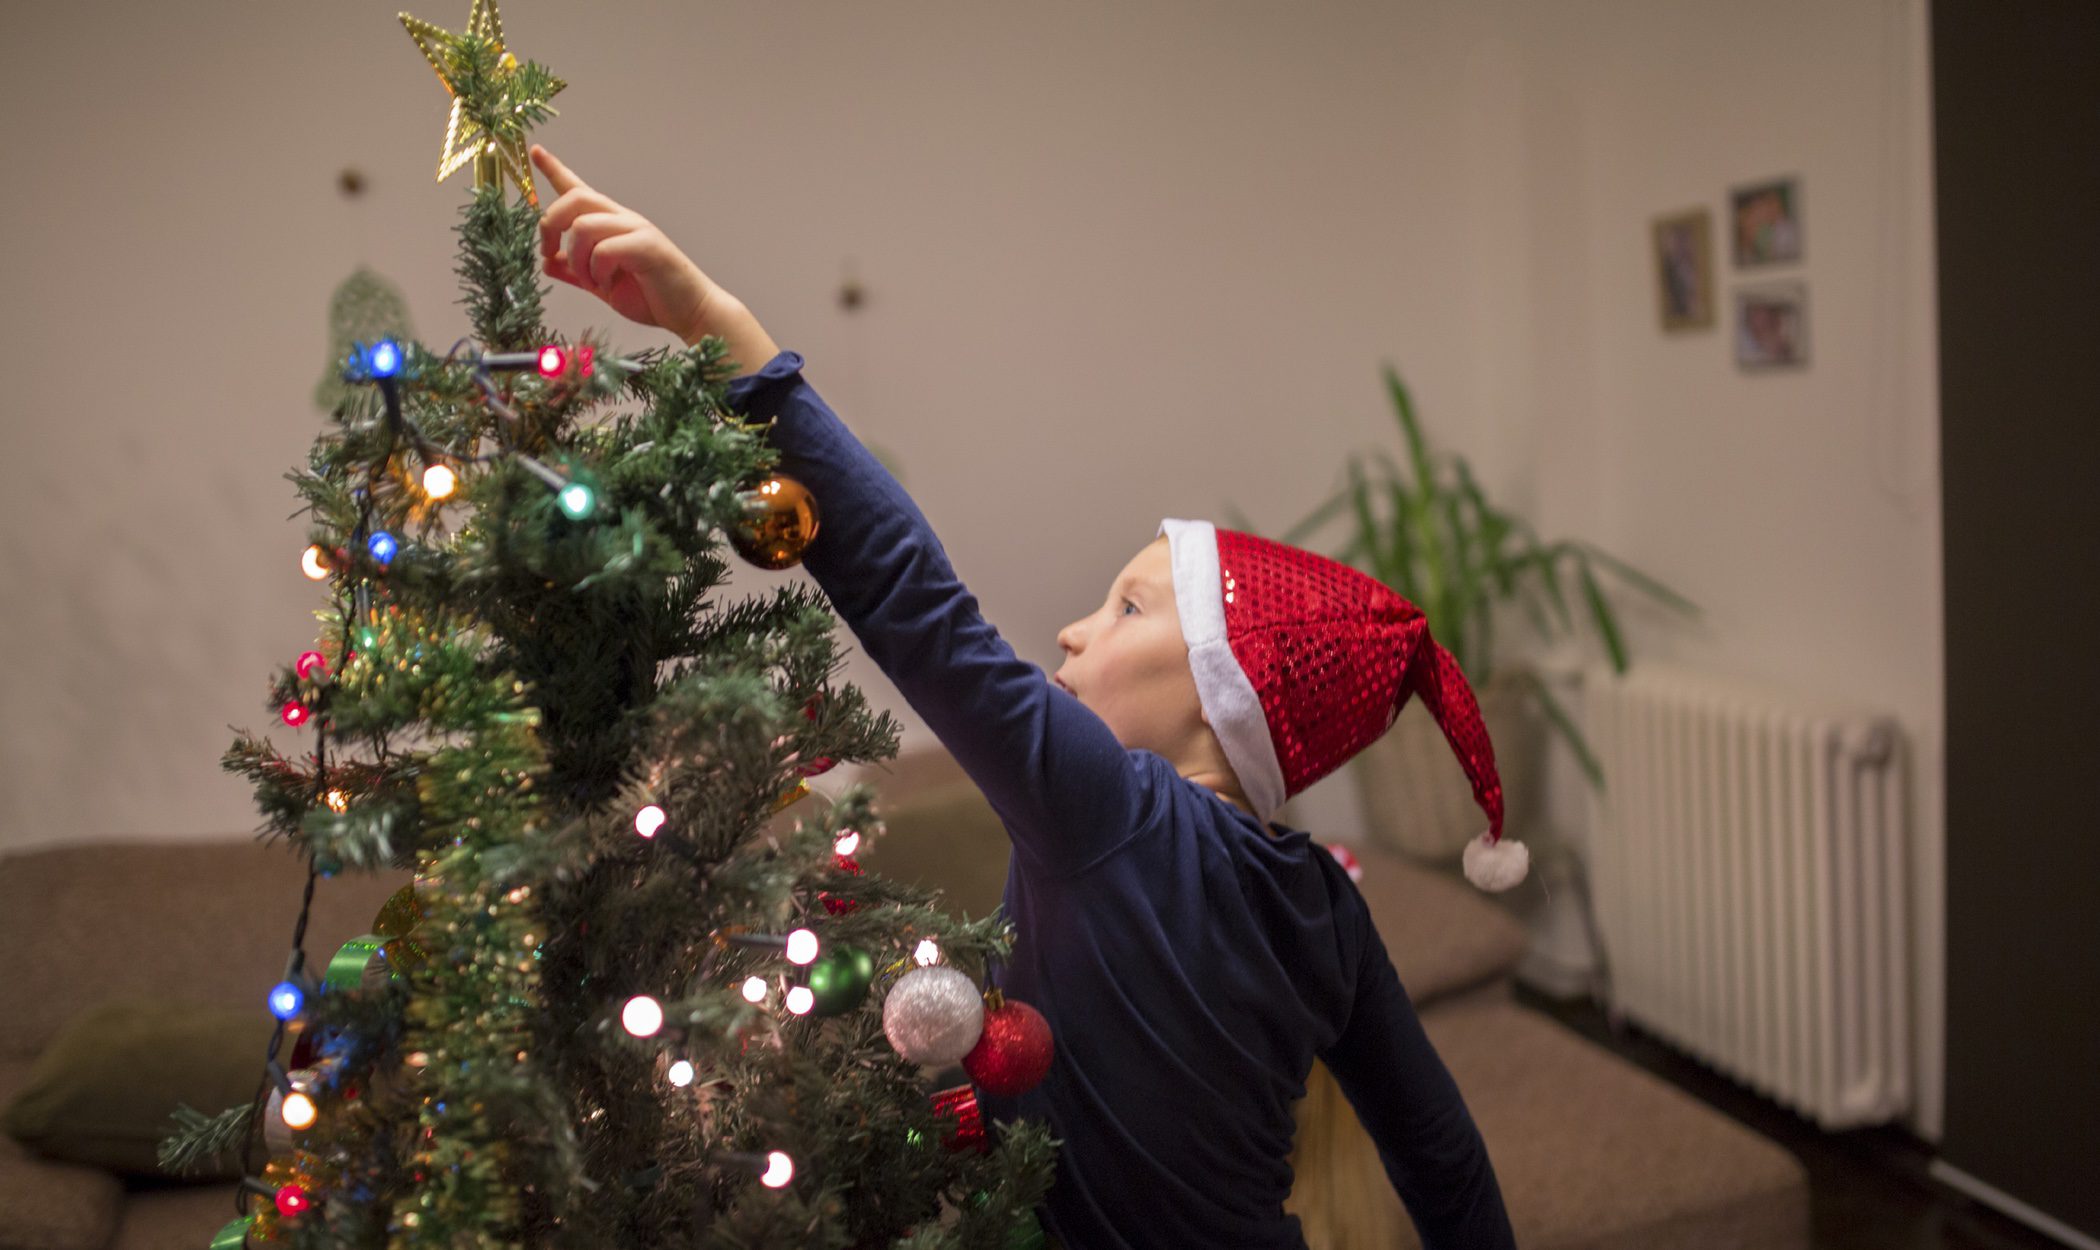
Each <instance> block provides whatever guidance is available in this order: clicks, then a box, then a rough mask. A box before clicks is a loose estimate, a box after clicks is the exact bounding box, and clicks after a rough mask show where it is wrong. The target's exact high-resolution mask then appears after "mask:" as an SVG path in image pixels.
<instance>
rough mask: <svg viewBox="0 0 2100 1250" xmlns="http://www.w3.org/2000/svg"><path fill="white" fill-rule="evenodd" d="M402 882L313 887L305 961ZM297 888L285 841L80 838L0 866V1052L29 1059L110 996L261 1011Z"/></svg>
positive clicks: (372, 877) (359, 925) (396, 876)
mask: <svg viewBox="0 0 2100 1250" xmlns="http://www.w3.org/2000/svg"><path fill="white" fill-rule="evenodd" d="M407 880H408V874H407V873H403V872H387V873H378V874H370V873H356V872H346V873H344V874H342V875H341V876H339V877H335V878H332V879H329V880H324V881H321V882H320V883H319V884H318V886H317V888H316V889H315V891H314V910H313V917H312V920H311V922H310V924H309V927H308V929H307V934H306V950H307V957H308V959H309V960H310V961H311V962H312V964H313V965H318V966H326V964H327V962H328V958H329V956H331V955H333V954H334V953H335V950H336V948H337V947H338V946H340V945H342V943H343V942H344V941H346V940H348V939H349V938H351V937H353V936H355V935H357V934H359V933H363V932H365V931H367V930H368V929H369V928H370V927H371V923H372V917H373V916H374V915H376V914H377V913H378V911H379V905H380V904H381V903H383V902H385V901H386V897H387V895H388V894H390V893H392V892H393V891H394V890H396V889H398V888H400V886H401V884H402V883H403V882H405V881H407ZM305 884H306V869H305V867H304V866H303V865H302V864H301V862H300V860H299V857H298V856H297V855H296V854H294V853H293V851H292V849H291V848H290V847H288V846H286V845H285V844H283V843H281V842H280V843H276V844H266V843H260V842H256V841H254V840H252V839H241V840H235V841H220V842H191V843H181V842H161V843H84V844H80V845H74V846H63V847H55V848H50V849H45V850H36V851H26V852H17V853H15V854H12V855H9V856H7V857H6V858H5V859H4V860H0V1003H4V1004H6V1006H7V1010H6V1011H4V1012H0V1059H23V1060H32V1059H35V1058H36V1057H37V1056H38V1055H39V1054H41V1053H42V1052H43V1049H44V1047H45V1046H46V1045H47V1044H49V1042H50V1041H51V1039H52V1038H53V1037H55V1036H56V1035H57V1034H58V1031H59V1030H60V1029H62V1028H64V1027H65V1026H66V1023H67V1022H68V1021H70V1020H72V1019H73V1017H74V1016H76V1015H78V1014H79V1013H81V1012H82V1011H85V1010H87V1009H88V1008H90V1007H93V1006H96V1005H97V1004H99V1003H103V1002H108V1001H111V1000H114V999H120V998H127V997H135V996H138V995H147V994H150V995H157V996H160V997H165V998H179V999H182V1000H183V1001H186V1002H195V1003H216V1004H220V1005H223V1006H228V1007H248V1006H253V1007H254V1008H255V1009H256V1010H258V1011H260V1010H262V1003H263V995H264V994H265V993H267V992H268V991H269V988H270V986H272V985H273V984H275V983H276V982H277V980H278V979H279V977H281V976H282V975H283V973H284V958H285V952H286V951H287V950H288V949H290V946H291V937H292V925H293V922H294V921H296V920H297V919H298V916H299V895H300V891H301V890H302V889H303V888H304V886H305ZM258 1063H260V1060H259V1059H258Z"/></svg>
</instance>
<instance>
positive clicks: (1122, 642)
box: [1055, 534, 1209, 760]
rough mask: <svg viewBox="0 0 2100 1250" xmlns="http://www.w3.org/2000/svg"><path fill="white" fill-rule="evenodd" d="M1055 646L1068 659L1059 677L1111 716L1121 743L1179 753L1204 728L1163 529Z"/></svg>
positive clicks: (1097, 710)
mask: <svg viewBox="0 0 2100 1250" xmlns="http://www.w3.org/2000/svg"><path fill="white" fill-rule="evenodd" d="M1057 645H1058V646H1060V647H1062V648H1063V649H1064V652H1065V662H1064V665H1063V667H1061V668H1059V669H1058V670H1057V675H1056V678H1055V680H1056V682H1057V683H1058V684H1059V685H1061V686H1063V687H1064V688H1065V689H1066V690H1069V691H1071V692H1072V694H1074V695H1075V696H1077V697H1078V699H1079V701H1080V702H1081V703H1084V704H1086V705H1087V707H1089V708H1091V709H1092V710H1093V712H1094V714H1095V715H1097V716H1099V717H1100V718H1101V719H1102V720H1104V721H1106V722H1108V727H1109V728H1110V729H1112V730H1114V731H1115V735H1116V740H1117V741H1119V742H1121V743H1122V744H1123V745H1124V746H1125V747H1130V748H1136V747H1143V748H1146V749H1148V750H1151V751H1154V752H1157V753H1158V754H1160V755H1162V756H1164V757H1166V758H1167V759H1169V760H1180V759H1182V758H1184V757H1185V756H1186V754H1187V752H1188V751H1189V749H1190V748H1191V747H1192V745H1194V743H1195V741H1196V740H1197V739H1198V738H1199V737H1200V736H1201V735H1203V734H1207V733H1208V732H1209V729H1208V727H1207V726H1208V722H1207V721H1206V720H1205V719H1204V717H1203V705H1202V702H1201V700H1200V699H1198V697H1197V695H1196V677H1195V674H1194V673H1193V672H1191V671H1190V669H1189V648H1188V644H1187V643H1186V642H1184V641H1183V640H1182V637H1181V615H1180V613H1179V612H1178V611H1176V609H1175V605H1174V572H1173V565H1172V562H1171V556H1170V551H1169V548H1168V545H1167V536H1166V535H1164V534H1162V535H1160V536H1159V538H1158V539H1157V540H1155V541H1154V542H1153V543H1151V544H1150V545H1149V546H1147V547H1146V548H1145V549H1144V550H1143V551H1140V552H1138V554H1137V556H1136V557H1135V558H1134V559H1132V560H1131V562H1130V563H1129V564H1126V565H1124V566H1123V571H1122V572H1121V573H1118V574H1117V575H1116V580H1115V581H1114V583H1112V584H1111V585H1110V586H1109V588H1108V598H1107V600H1106V601H1105V602H1104V603H1102V605H1101V606H1100V607H1099V608H1097V609H1095V611H1094V613H1093V614H1092V615H1091V616H1084V617H1081V618H1080V619H1078V620H1076V621H1074V622H1072V623H1071V624H1070V625H1067V626H1065V627H1064V628H1063V629H1061V630H1059V631H1058V632H1057Z"/></svg>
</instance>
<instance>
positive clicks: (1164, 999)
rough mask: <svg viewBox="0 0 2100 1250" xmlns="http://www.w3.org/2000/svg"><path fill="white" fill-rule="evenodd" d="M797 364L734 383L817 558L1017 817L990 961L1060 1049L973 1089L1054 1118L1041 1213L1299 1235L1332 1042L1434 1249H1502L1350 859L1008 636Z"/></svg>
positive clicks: (1347, 1087) (790, 356) (1492, 1208)
mask: <svg viewBox="0 0 2100 1250" xmlns="http://www.w3.org/2000/svg"><path fill="white" fill-rule="evenodd" d="M802 364H803V360H802V357H801V356H800V355H799V354H797V353H795V352H791V351H784V352H781V353H780V354H779V355H778V356H775V357H774V358H773V359H772V360H771V361H770V362H768V363H767V364H766V365H765V366H764V367H763V368H762V369H761V370H760V371H759V372H757V373H755V374H750V375H746V376H745V377H741V378H738V379H736V380H735V381H734V382H732V383H731V385H730V388H729V404H730V406H731V407H732V408H733V409H735V410H736V411H738V412H740V413H743V414H745V415H746V416H748V417H753V418H758V419H766V418H774V419H775V421H774V424H773V427H772V430H771V434H770V437H771V441H772V445H773V446H774V447H775V448H776V449H778V450H779V452H780V453H781V465H780V471H781V472H783V473H785V474H787V475H788V476H790V477H793V478H795V479H796V480H798V481H800V482H802V483H803V484H804V485H805V486H807V487H809V488H810V490H811V491H812V492H813V493H814V494H815V495H816V497H817V501H818V505H819V507H820V508H821V509H822V514H821V524H820V525H819V528H818V532H817V537H816V539H815V541H813V542H812V543H811V544H810V546H809V548H808V549H807V550H806V551H805V552H804V554H803V567H804V568H806V569H808V571H809V573H810V575H811V576H812V577H813V578H815V580H816V582H817V584H818V585H819V586H820V587H822V588H823V590H824V591H825V593H826V594H827V595H829V596H830V598H831V602H832V605H833V607H834V608H835V610H836V611H837V612H838V614H839V616H840V618H841V619H843V620H844V621H845V622H846V623H847V625H848V626H849V627H850V628H851V629H852V631H853V633H854V635H855V636H856V637H857V638H858V639H859V641H860V643H861V645H862V647H863V648H864V649H865V650H866V651H867V653H868V654H869V655H870V656H871V657H873V659H874V660H875V662H876V663H877V664H878V665H880V666H881V667H882V670H883V672H884V673H886V674H888V675H889V677H890V679H891V680H892V681H893V682H895V683H896V685H897V688H898V690H899V691H900V692H901V693H902V694H903V695H904V697H905V699H906V700H908V701H909V702H910V703H911V706H912V707H913V709H914V710H916V711H917V712H918V714H919V715H920V716H921V717H923V718H924V720H925V722H926V724H927V726H928V728H930V729H932V730H933V732H934V734H935V735H936V736H937V737H939V739H940V740H941V742H942V744H943V745H944V746H946V747H947V748H948V750H949V751H950V752H951V753H952V754H953V755H954V756H955V758H956V760H957V761H958V762H959V763H960V764H961V765H962V767H963V769H964V770H965V771H966V772H967V773H968V774H969V776H970V778H971V780H972V781H974V782H975V783H976V784H977V786H978V788H979V789H980V790H982V791H983V792H984V794H985V797H986V798H988V799H989V800H990V801H991V805H992V807H993V809H994V810H995V811H996V812H997V813H998V815H999V818H1000V820H1001V821H1002V822H1003V823H1004V824H1005V826H1006V830H1007V833H1008V835H1009V836H1010V838H1011V839H1012V842H1013V857H1012V859H1011V861H1010V864H1009V868H1008V875H1007V883H1006V906H1007V910H1008V913H1009V915H1010V917H1011V918H1012V920H1013V922H1014V925H1015V928H1016V938H1017V941H1016V944H1015V951H1014V959H1013V961H1012V962H1011V963H1010V964H1008V965H1006V966H1005V967H1004V968H1003V970H1002V971H1001V973H1000V976H999V981H1000V985H1001V988H1002V989H1004V991H1005V992H1006V993H1007V994H1008V995H1009V996H1011V997H1013V998H1017V999H1020V1000H1021V1001H1023V1002H1026V1003H1028V1004H1030V1005H1032V1006H1034V1007H1036V1008H1037V1009H1038V1010H1040V1011H1041V1012H1042V1013H1043V1015H1044V1016H1045V1017H1046V1018H1047V1019H1048V1021H1049V1023H1050V1027H1051V1030H1052V1032H1053V1034H1054V1036H1055V1038H1056V1058H1055V1060H1054V1062H1053V1064H1052V1066H1051V1069H1050V1073H1049V1075H1048V1076H1047V1077H1046V1078H1045V1079H1044V1081H1043V1083H1042V1084H1041V1085H1040V1086H1038V1087H1037V1088H1036V1089H1034V1090H1033V1091H1031V1092H1029V1093H1027V1094H1025V1095H1022V1096H1020V1097H1018V1098H994V1097H990V1096H985V1097H984V1099H983V1102H984V1105H985V1109H986V1110H987V1111H988V1112H989V1113H990V1114H991V1115H992V1116H993V1117H994V1118H995V1119H1002V1120H1003V1119H1011V1118H1015V1117H1019V1116H1026V1117H1031V1118H1040V1119H1043V1120H1046V1121H1047V1122H1048V1123H1049V1125H1050V1127H1051V1130H1052V1132H1053V1133H1055V1134H1056V1135H1057V1136H1058V1137H1060V1138H1062V1139H1063V1142H1064V1145H1063V1147H1062V1149H1061V1150H1060V1151H1059V1155H1058V1165H1057V1176H1056V1182H1055V1185H1054V1186H1053V1188H1052V1189H1051V1191H1050V1195H1049V1197H1048V1199H1047V1202H1046V1207H1045V1210H1044V1222H1045V1224H1046V1225H1047V1226H1048V1227H1049V1230H1050V1232H1051V1233H1052V1234H1053V1235H1055V1236H1056V1237H1057V1238H1058V1240H1059V1241H1060V1242H1062V1243H1063V1244H1064V1245H1065V1246H1066V1247H1068V1248H1069V1250H1123V1248H1128V1250H1140V1248H1145V1250H1149V1248H1152V1247H1160V1248H1172V1250H1191V1248H1193V1247H1235V1248H1241V1247H1244V1248H1247V1250H1266V1248H1268V1247H1289V1248H1291V1250H1299V1248H1302V1247H1303V1246H1304V1244H1305V1241H1304V1237H1303V1235H1302V1233H1301V1232H1300V1230H1299V1226H1298V1221H1297V1218H1296V1217H1295V1216H1291V1215H1288V1214H1286V1213H1285V1211H1284V1209H1283V1203H1284V1199H1285V1197H1286V1196H1287V1195H1288V1194H1289V1192H1290V1188H1291V1170H1290V1164H1289V1155H1290V1151H1291V1142H1292V1135H1293V1132H1294V1130H1295V1123H1294V1119H1293V1106H1294V1104H1295V1103H1296V1101H1297V1100H1298V1099H1299V1098H1300V1097H1302V1096H1303V1095H1304V1092H1305V1078H1306V1076H1307V1075H1308V1074H1309V1073H1310V1071H1311V1068H1312V1061H1313V1059H1314V1057H1315V1056H1317V1057H1319V1059H1320V1060H1321V1061H1322V1062H1324V1063H1326V1064H1327V1066H1328V1068H1329V1069H1330V1070H1331V1071H1332V1072H1333V1073H1334V1075H1335V1078H1336V1080H1337V1081H1338V1082H1339V1084H1340V1085H1341V1088H1342V1090H1343V1092H1344V1093H1345V1094H1346V1095H1347V1097H1348V1099H1349V1101H1350V1103H1351V1104H1352V1105H1353V1106H1354V1107H1355V1108H1356V1112H1357V1116H1358V1118H1359V1119H1360V1120H1361V1121H1362V1123H1363V1125H1364V1127H1365V1129H1366V1130H1367V1131H1368V1132H1369V1134H1370V1136H1371V1138H1372V1140H1373V1141H1375V1142H1376V1143H1377V1146H1378V1149H1379V1153H1380V1155H1381V1157H1382V1159H1383V1160H1384V1163H1385V1168H1386V1173H1387V1175H1388V1176H1389V1177H1390V1178H1391V1180H1392V1183H1393V1186H1394V1188H1395V1189H1396V1190H1397V1191H1398V1192H1399V1194H1400V1197H1401V1200H1402V1202H1403V1203H1404V1204H1405V1205H1406V1207H1407V1211H1408V1214H1409V1216H1410V1217H1411V1218H1412V1219H1413V1221H1414V1223H1415V1226H1416V1228H1417V1229H1418V1230H1419V1232H1420V1233H1421V1237H1422V1241H1423V1244H1424V1246H1425V1248H1426V1250H1459V1248H1460V1247H1463V1248H1464V1250H1494V1248H1497V1247H1513V1246H1514V1244H1515V1243H1514V1239H1513V1236H1512V1234H1511V1231H1510V1227H1509V1217H1508V1215H1507V1213H1506V1212H1505V1210H1504V1207H1503V1203H1502V1194H1501V1190H1500V1188H1499V1187H1498V1186H1497V1184H1496V1181H1495V1174H1494V1170H1493V1168H1492V1167H1491V1166H1490V1164H1489V1160H1488V1154H1487V1148H1486V1145H1485V1144H1484V1143H1483V1141H1482V1140H1481V1137H1480V1134H1479V1131H1478V1129H1477V1128H1476V1127H1475V1125H1474V1123H1473V1119H1472V1116H1471V1114H1470V1113H1469V1112H1468V1111H1467V1110H1466V1107H1465V1104H1464V1102H1463V1101H1462V1099H1461V1098H1460V1096H1459V1092H1458V1087H1457V1085H1456V1084H1455V1083H1454V1082H1453V1081H1452V1079H1451V1075H1450V1073H1449V1071H1448V1070H1447V1069H1446V1068H1445V1067H1444V1064H1443V1061H1442V1060H1441V1059H1440V1058H1439V1057H1438V1055H1437V1053H1436V1051H1435V1050H1434V1049H1433V1048H1432V1047H1431V1045H1430V1043H1429V1039H1428V1037H1427V1036H1426V1035H1425V1034H1424V1033H1423V1031H1422V1026H1421V1023H1420V1021H1419V1020H1418V1019H1417V1018H1416V1016H1415V1012H1414V1008H1413V1005H1412V1004H1411V1003H1410V1002H1409V1000H1408V997H1407V992H1406V990H1405V989H1404V988H1402V986H1401V984H1400V979H1399V976H1398V975H1397V974H1396V973H1395V972H1394V970H1393V964H1392V961H1391V959H1390V958H1388V956H1387V954H1386V950H1385V946H1384V943H1383V942H1382V941H1380V939H1379V936H1378V932H1377V929H1376V928H1375V926H1373V924H1372V923H1371V917H1370V914H1369V911H1368V910H1367V909H1366V907H1365V906H1364V901H1363V896H1362V895H1361V894H1359V893H1358V892H1357V889H1356V887H1355V885H1354V884H1353V883H1352V882H1351V881H1350V880H1349V878H1348V875H1347V873H1346V872H1345V871H1343V869H1342V868H1341V866H1340V865H1339V864H1337V863H1336V862H1335V860H1334V857H1333V856H1332V855H1331V854H1329V853H1328V851H1327V850H1326V849H1325V848H1324V847H1322V846H1321V845H1320V844H1318V843H1316V842H1314V841H1313V840H1312V838H1311V837H1310V836H1309V835H1307V834H1306V833H1304V832H1302V831H1299V830H1294V829H1288V828H1286V827H1284V826H1282V825H1275V826H1272V827H1264V826H1263V825H1262V824H1261V822H1259V821H1258V820H1256V819H1255V817H1253V816H1252V815H1249V814H1248V813H1246V812H1244V811H1241V810H1240V809H1239V808H1236V807H1234V806H1232V805H1231V804H1229V803H1227V802H1225V801H1224V800H1223V799H1221V798H1219V797H1218V796H1217V794H1216V793H1214V792H1213V791H1212V790H1210V789H1209V788H1208V787H1205V786H1202V785H1199V784H1197V783H1195V782H1192V781H1189V780H1187V779H1185V778H1183V777H1181V776H1180V775H1178V774H1177V773H1176V771H1175V769H1174V767H1173V766H1172V765H1171V764H1169V763H1168V762H1167V761H1166V760H1165V759H1163V758H1162V757H1160V756H1159V755H1157V754H1155V753H1153V752H1151V751H1148V750H1143V749H1125V748H1124V746H1123V745H1122V743H1120V742H1118V741H1117V740H1116V737H1115V734H1114V733H1113V732H1112V731H1111V730H1110V729H1109V727H1108V725H1107V724H1106V723H1105V722H1103V721H1102V720H1101V718H1100V717H1098V716H1096V715H1095V714H1094V713H1093V712H1092V711H1091V710H1089V709H1088V708H1087V707H1086V706H1085V705H1084V704H1082V703H1081V702H1079V700H1078V699H1076V698H1075V697H1073V696H1072V695H1071V694H1069V693H1068V692H1066V691H1065V690H1063V689H1061V688H1059V687H1058V686H1056V685H1055V684H1053V683H1052V682H1051V681H1050V680H1049V679H1048V677H1047V676H1046V675H1045V674H1044V672H1043V670H1042V669H1040V668H1038V667H1037V666H1035V665H1033V664H1030V663H1027V662H1025V661H1023V660H1021V659H1020V658H1019V657H1018V656H1016V655H1015V654H1014V651H1013V648H1012V647H1010V646H1009V645H1007V643H1006V641H1005V640H1004V639H1002V638H1001V637H1000V636H999V633H998V631H997V630H995V629H993V628H992V626H991V625H990V624H989V623H987V622H986V621H985V619H984V617H983V615H982V614H981V613H980V612H979V611H978V607H977V601H976V599H975V598H974V597H973V596H972V595H971V594H970V592H969V591H968V590H967V589H965V588H964V586H963V584H962V582H961V581H960V580H959V579H958V578H957V576H956V574H955V570H954V569H953V568H952V567H951V565H950V564H949V561H948V557H947V553H946V551H944V550H943V549H942V547H941V544H940V541H939V539H938V538H936V537H935V535H934V533H933V530H932V527H931V526H930V525H929V524H928V523H927V521H926V518H925V516H924V515H923V514H922V513H921V512H920V511H919V508H918V506H917V505H916V504H914V503H913V502H912V500H911V497H910V496H909V495H907V494H906V493H905V492H904V488H903V487H902V486H901V485H899V484H898V482H897V481H896V479H895V478H894V477H892V476H891V475H890V473H889V472H888V471H887V470H886V469H884V468H883V467H882V465H881V463H880V462H879V461H877V460H876V459H875V458H874V456H873V455H871V454H870V453H869V452H868V450H867V449H866V448H865V447H864V446H862V445H861V443H860V441H859V440H858V439H856V438H855V437H854V436H853V434H852V433H851V432H850V431H848V430H847V428H846V427H845V425H844V424H843V423H842V422H841V421H840V420H839V419H838V417H837V416H836V415H835V414H834V413H833V412H832V411H831V409H830V408H829V407H827V406H826V405H825V403H824V401H823V400H822V399H821V398H819V397H818V395H817V392H816V390H815V389H814V388H813V387H811V386H810V384H809V382H808V380H807V379H805V378H804V377H803V376H802V372H801V370H802Z"/></svg>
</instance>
